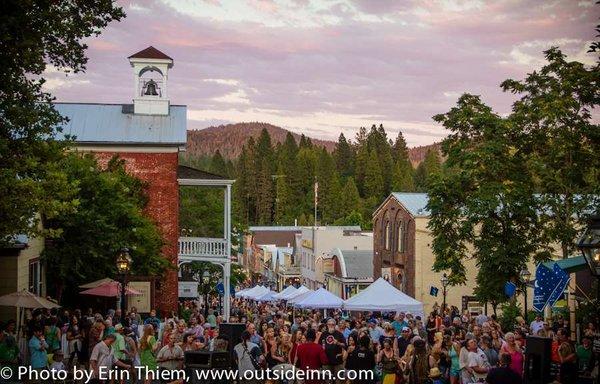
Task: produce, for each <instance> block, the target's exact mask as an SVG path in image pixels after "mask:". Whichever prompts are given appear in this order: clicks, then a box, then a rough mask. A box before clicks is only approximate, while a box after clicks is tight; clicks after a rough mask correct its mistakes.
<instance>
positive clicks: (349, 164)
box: [333, 133, 354, 177]
mask: <svg viewBox="0 0 600 384" xmlns="http://www.w3.org/2000/svg"><path fill="white" fill-rule="evenodd" d="M333 157H334V159H335V164H336V167H337V171H338V173H339V175H340V176H341V177H349V176H352V175H354V150H353V149H352V146H351V145H350V143H349V142H348V140H346V137H345V136H344V134H343V133H340V137H339V138H338V142H337V145H336V147H335V150H334V152H333Z"/></svg>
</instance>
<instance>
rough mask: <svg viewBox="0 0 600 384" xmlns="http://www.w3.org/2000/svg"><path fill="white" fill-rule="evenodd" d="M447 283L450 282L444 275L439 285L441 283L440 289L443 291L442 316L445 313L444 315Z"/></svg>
mask: <svg viewBox="0 0 600 384" xmlns="http://www.w3.org/2000/svg"><path fill="white" fill-rule="evenodd" d="M449 281H450V280H449V279H448V276H447V275H446V274H445V273H444V274H443V275H442V277H441V278H440V283H442V289H443V291H442V294H443V295H444V301H443V303H442V316H445V313H446V294H447V291H446V288H447V287H448V283H449Z"/></svg>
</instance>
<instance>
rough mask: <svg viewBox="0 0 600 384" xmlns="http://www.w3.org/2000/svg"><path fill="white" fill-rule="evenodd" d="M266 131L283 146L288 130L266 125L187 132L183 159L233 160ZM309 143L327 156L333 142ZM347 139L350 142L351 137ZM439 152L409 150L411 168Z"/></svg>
mask: <svg viewBox="0 0 600 384" xmlns="http://www.w3.org/2000/svg"><path fill="white" fill-rule="evenodd" d="M263 128H264V129H266V130H267V131H268V132H269V135H270V136H271V140H272V142H273V144H277V143H282V142H283V141H284V140H285V136H286V134H287V133H288V132H289V131H288V130H286V129H284V128H281V127H277V126H275V125H272V124H268V123H258V122H252V123H237V124H227V125H219V126H216V127H215V126H213V127H208V128H205V129H200V130H190V131H188V132H187V154H186V156H192V157H204V156H212V155H214V154H215V153H216V152H217V150H219V152H220V153H221V155H222V156H223V157H224V158H226V159H236V158H237V157H238V156H239V155H240V153H241V151H242V146H243V145H244V144H246V142H247V141H248V139H249V138H250V137H253V138H254V139H255V140H256V139H257V138H258V136H259V135H260V132H261V131H262V130H263ZM292 135H293V136H294V138H295V139H296V142H299V141H300V135H299V134H297V133H293V132H292ZM310 139H311V141H312V143H313V144H315V145H316V146H319V147H325V148H326V149H327V151H328V152H333V150H334V149H335V145H336V142H334V141H329V140H320V139H315V138H312V137H311V138H310ZM350 139H353V138H352V137H350ZM434 147H435V148H436V149H438V150H439V144H431V145H424V146H420V147H414V148H409V149H408V157H409V159H410V161H411V163H412V164H413V166H417V165H418V164H419V163H420V162H421V161H423V159H424V158H425V155H426V154H427V152H428V151H429V150H430V149H431V148H434Z"/></svg>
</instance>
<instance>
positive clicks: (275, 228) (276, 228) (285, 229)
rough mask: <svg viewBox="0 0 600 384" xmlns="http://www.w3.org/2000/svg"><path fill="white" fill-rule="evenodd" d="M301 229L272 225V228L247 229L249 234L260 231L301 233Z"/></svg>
mask: <svg viewBox="0 0 600 384" xmlns="http://www.w3.org/2000/svg"><path fill="white" fill-rule="evenodd" d="M302 228H303V227H295V226H293V225H289V226H285V225H272V226H250V227H248V231H249V232H254V231H261V232H289V231H298V232H299V231H301V230H302Z"/></svg>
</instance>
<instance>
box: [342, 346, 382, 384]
mask: <svg viewBox="0 0 600 384" xmlns="http://www.w3.org/2000/svg"><path fill="white" fill-rule="evenodd" d="M370 343H371V340H370V339H369V337H366V336H363V337H361V338H360V339H358V345H357V347H356V348H354V349H353V350H352V351H351V352H349V353H348V357H347V359H346V364H345V369H346V371H354V372H356V377H357V378H358V379H356V380H354V381H353V382H352V384H374V383H375V375H373V377H372V378H368V377H363V376H360V372H361V371H362V372H366V371H372V370H373V368H374V367H375V354H374V353H373V351H372V350H371V349H370V348H369V347H370Z"/></svg>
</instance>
